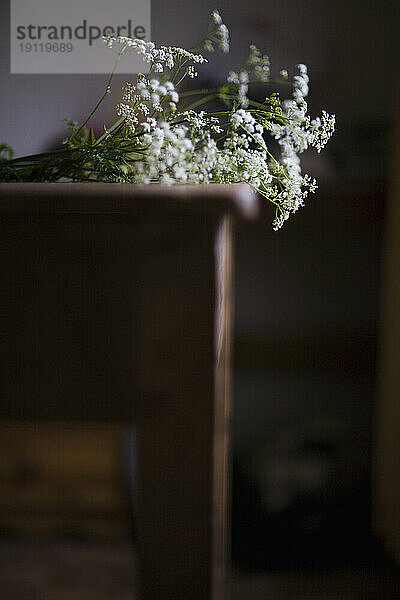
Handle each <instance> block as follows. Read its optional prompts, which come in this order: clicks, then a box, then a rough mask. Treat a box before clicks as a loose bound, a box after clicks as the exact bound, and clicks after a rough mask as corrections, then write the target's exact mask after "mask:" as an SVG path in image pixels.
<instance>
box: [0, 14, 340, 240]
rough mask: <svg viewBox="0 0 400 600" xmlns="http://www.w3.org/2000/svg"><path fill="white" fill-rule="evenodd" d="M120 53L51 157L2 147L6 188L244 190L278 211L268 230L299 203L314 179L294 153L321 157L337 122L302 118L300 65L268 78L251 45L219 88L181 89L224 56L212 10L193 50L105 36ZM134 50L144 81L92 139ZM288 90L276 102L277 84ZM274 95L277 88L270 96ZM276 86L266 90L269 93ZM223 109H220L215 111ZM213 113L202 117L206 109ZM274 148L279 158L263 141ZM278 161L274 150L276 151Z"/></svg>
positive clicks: (304, 86)
mask: <svg viewBox="0 0 400 600" xmlns="http://www.w3.org/2000/svg"><path fill="white" fill-rule="evenodd" d="M104 42H105V43H106V44H107V45H108V46H109V47H110V48H111V49H112V50H113V51H115V52H116V54H117V58H116V62H115V66H114V69H113V71H112V73H111V75H110V77H109V80H108V82H107V86H106V90H105V92H104V94H103V96H102V97H101V98H100V100H99V101H98V102H97V104H96V106H95V107H94V109H93V110H92V112H91V113H90V115H89V117H88V118H87V119H86V121H85V122H84V123H83V124H82V125H80V126H79V125H78V124H77V123H76V122H74V121H71V120H68V119H66V121H67V123H68V126H69V128H70V131H71V134H70V136H69V137H68V138H67V139H65V140H64V142H63V147H62V148H60V149H59V150H55V151H53V152H48V153H44V154H38V155H34V156H27V157H20V158H13V156H12V150H11V148H9V146H7V145H6V144H2V145H1V146H0V180H2V181H57V180H59V179H61V178H68V179H69V180H71V181H104V182H127V183H141V184H147V183H152V182H160V183H164V184H174V183H203V184H204V183H225V184H226V183H243V182H245V183H248V184H249V185H250V186H252V187H253V188H254V189H255V190H257V192H258V193H260V194H261V195H262V196H264V197H265V198H266V199H267V200H269V201H270V202H271V203H272V204H273V205H274V206H275V218H274V221H273V227H274V229H278V228H279V227H281V225H282V224H283V222H284V221H285V220H286V219H287V218H288V217H289V215H290V213H293V212H295V211H296V210H297V209H298V208H299V207H300V206H302V205H303V203H304V199H305V197H306V196H307V194H308V193H309V192H314V191H315V190H316V187H317V186H316V181H315V179H312V178H311V177H310V176H309V175H307V174H302V172H301V166H300V159H299V154H301V153H302V152H304V151H305V150H307V148H309V147H314V148H316V150H317V151H318V152H320V151H321V150H322V148H323V147H324V146H325V144H326V142H327V141H328V140H329V138H330V137H331V135H332V133H333V132H334V128H335V116H334V115H329V114H328V113H327V112H325V111H322V115H321V116H320V117H317V118H315V119H311V118H310V116H309V115H308V114H307V103H306V100H305V98H306V96H307V94H308V83H309V79H308V75H307V68H306V66H305V65H303V64H300V65H297V69H298V73H297V74H296V75H295V76H294V77H293V78H292V80H289V76H288V72H287V71H286V70H281V71H280V73H279V77H278V78H276V79H273V78H271V73H270V61H269V59H268V57H267V56H264V55H262V53H261V52H260V51H259V50H258V49H257V48H256V47H255V46H250V52H249V56H248V59H247V62H246V65H245V67H244V68H243V69H242V70H241V71H239V72H233V71H231V72H230V73H229V74H228V76H227V80H226V82H225V83H224V84H223V85H222V86H220V87H216V88H212V89H199V90H192V89H191V90H188V91H186V92H185V91H183V90H182V83H183V81H184V80H185V79H186V78H187V77H189V78H194V77H196V76H197V71H196V69H198V68H199V65H201V64H202V63H205V62H207V59H206V58H205V57H204V56H203V54H202V52H204V51H206V52H213V51H214V49H215V47H216V46H217V47H219V48H221V49H222V50H223V51H224V52H228V51H229V32H228V29H227V27H226V26H225V25H224V23H222V19H221V16H220V14H219V13H218V11H214V12H213V13H212V15H211V20H210V24H209V28H208V32H207V35H206V36H205V37H204V39H203V40H202V42H201V44H200V46H199V48H198V49H194V50H191V51H187V50H185V49H183V48H178V47H171V46H168V47H167V46H160V47H157V46H156V45H155V44H154V43H153V42H146V41H144V40H140V39H131V38H127V37H122V36H119V37H111V36H108V37H105V38H104ZM129 51H136V52H138V53H139V54H141V55H142V57H143V59H144V61H145V62H147V63H148V65H149V66H148V71H147V73H146V74H144V73H139V74H138V75H137V78H136V80H135V81H134V82H128V83H126V85H125V86H124V88H123V95H122V101H121V103H120V104H118V106H117V114H118V117H119V118H118V120H117V121H116V122H115V123H114V124H113V125H112V126H111V127H109V128H107V127H106V126H104V133H103V134H102V135H101V136H100V137H98V138H97V139H96V137H95V135H94V132H93V130H92V129H91V128H90V129H88V128H87V127H86V125H87V123H88V122H89V120H90V118H91V117H92V116H93V114H94V113H95V112H96V110H97V109H98V107H99V106H100V104H101V103H102V102H103V100H104V99H105V98H106V96H107V94H108V93H109V92H110V85H111V81H112V79H113V76H114V73H115V70H116V68H117V65H118V63H119V60H120V59H121V57H122V55H124V54H126V53H127V52H129ZM254 84H258V85H260V84H262V85H263V86H265V90H266V93H265V98H264V100H263V101H262V102H260V101H256V100H254V99H252V98H251V96H250V95H249V90H250V89H251V87H252V86H254ZM282 85H284V86H286V87H288V88H289V89H290V91H291V97H290V99H284V100H281V99H280V97H279V94H278V93H277V92H276V88H277V86H282ZM274 87H275V90H273V88H274ZM271 88H272V91H271ZM216 102H219V103H220V105H221V109H220V110H214V108H215V103H216ZM207 105H208V106H209V107H210V106H212V107H213V109H212V110H209V111H207V110H205V107H206V106H207ZM271 136H272V138H275V140H276V142H275V144H272V145H273V146H276V147H278V148H279V152H278V155H277V156H275V155H274V153H273V151H272V150H271V144H269V143H268V142H267V140H268V138H269V139H271ZM275 154H276V152H275Z"/></svg>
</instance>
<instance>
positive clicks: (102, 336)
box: [0, 183, 257, 600]
mask: <svg viewBox="0 0 400 600" xmlns="http://www.w3.org/2000/svg"><path fill="white" fill-rule="evenodd" d="M256 212H257V201H256V197H255V195H254V194H253V193H252V192H251V190H250V188H248V187H247V186H242V185H234V186H222V185H208V186H185V185H182V186H174V187H165V186H159V185H151V186H133V185H126V184H97V183H88V184H78V183H75V184H70V183H56V184H4V183H3V184H0V214H1V226H0V228H1V231H0V249H1V251H0V274H1V275H0V276H1V280H0V281H1V283H0V294H1V302H0V307H1V308H0V335H1V337H0V361H1V362H0V364H1V383H0V419H2V420H3V421H10V420H12V421H16V420H17V421H19V422H21V421H39V420H40V421H43V420H46V421H51V422H56V423H57V422H65V421H70V422H74V421H79V422H82V421H83V422H94V423H134V424H135V427H136V430H137V435H138V448H137V462H138V474H137V481H136V482H135V486H136V490H137V506H136V515H137V544H138V556H139V587H140V592H141V596H140V597H141V598H142V599H143V600H150V599H155V598H157V599H159V600H163V599H169V600H183V599H185V600H187V599H188V598H190V599H191V600H197V599H199V600H200V599H202V600H205V599H213V600H217V599H222V598H224V597H225V576H224V567H225V560H226V553H227V546H228V535H227V485H228V477H227V474H228V454H229V452H228V435H229V413H230V335H231V333H230V332H231V325H230V324H231V310H232V298H231V294H232V291H231V276H232V221H233V219H234V218H235V217H239V218H242V217H253V216H254V215H255V214H256Z"/></svg>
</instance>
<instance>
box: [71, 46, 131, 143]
mask: <svg viewBox="0 0 400 600" xmlns="http://www.w3.org/2000/svg"><path fill="white" fill-rule="evenodd" d="M124 49H125V46H123V47H122V49H121V50H120V52H119V53H118V56H117V60H116V61H115V64H114V67H113V70H112V71H111V75H110V77H109V78H108V81H107V85H106V89H105V92H104V94H103V95H102V97H101V98H100V100H99V101H98V102H97V104H96V106H95V107H94V109H93V110H92V112H91V113H90V115H89V116H88V118H87V119H86V121H85V122H84V123H82V125H81V126H80V127H79V129H78V130H77V131H75V133H73V134H72V135H71V137H70V140H69V141H70V142H72V140H74V139H75V138H76V136H77V135H78V134H79V133H80V132H81V131H82V129H83V128H84V127H85V125H86V123H87V122H88V121H89V120H90V119H91V118H92V117H93V115H94V113H95V112H96V111H97V109H98V108H99V106H100V104H101V103H102V102H103V100H104V98H105V97H106V96H107V95H108V93H109V91H110V85H111V82H112V80H113V77H114V74H115V70H116V68H117V66H118V63H119V61H120V58H121V56H122V53H123V51H124Z"/></svg>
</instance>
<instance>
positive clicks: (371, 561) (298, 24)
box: [0, 0, 400, 600]
mask: <svg viewBox="0 0 400 600" xmlns="http://www.w3.org/2000/svg"><path fill="white" fill-rule="evenodd" d="M214 8H219V9H220V11H221V14H222V16H223V19H224V22H225V23H226V24H227V26H228V27H229V29H230V34H231V48H232V50H231V52H230V54H229V55H221V54H217V53H216V54H215V55H214V56H212V57H211V58H212V60H211V61H210V64H209V65H207V66H206V67H205V68H204V69H202V70H201V71H200V74H199V78H198V80H197V81H196V84H199V85H203V84H205V85H208V84H213V83H216V82H220V81H221V80H222V79H223V78H224V77H225V75H226V74H227V72H228V71H229V70H230V69H236V68H238V67H239V65H240V64H241V63H243V62H244V61H245V59H246V55H247V49H248V45H249V44H250V43H254V44H256V45H257V46H258V47H259V48H260V49H261V50H262V51H263V52H265V53H267V54H269V56H270V58H271V64H272V72H273V73H276V74H277V73H279V71H280V69H282V68H286V69H287V70H288V71H289V74H292V75H293V74H294V67H295V65H296V64H297V63H300V62H302V63H305V64H307V65H308V67H309V74H310V80H311V86H310V96H309V107H310V113H311V114H312V115H314V114H316V113H319V112H320V111H321V109H322V108H324V109H326V110H327V111H328V112H333V113H335V114H336V116H337V132H336V134H335V136H334V138H333V139H332V140H331V141H330V142H329V144H328V146H327V148H326V149H325V151H324V152H323V153H322V154H321V155H316V154H315V153H314V154H313V153H310V154H309V155H307V156H304V161H303V164H304V169H305V170H306V171H307V172H309V173H310V174H311V175H312V176H315V177H316V178H317V179H318V180H319V190H318V191H317V193H316V194H315V195H314V196H311V197H310V198H309V199H308V202H307V206H306V207H305V208H304V209H302V210H301V211H299V213H297V214H296V215H294V216H293V217H292V218H291V219H290V220H289V222H287V223H286V224H285V225H284V228H283V229H282V230H280V231H279V232H277V233H274V232H273V231H272V229H271V227H270V222H271V221H272V218H273V211H272V209H271V208H270V207H269V206H265V207H264V208H263V210H262V218H260V219H259V220H258V221H257V223H250V224H245V225H240V226H239V227H238V229H237V240H236V249H235V263H236V264H235V269H236V279H235V344H234V412H233V444H232V463H233V480H232V511H231V512H232V564H233V570H234V573H235V586H234V597H237V598H239V597H241V598H242V597H243V598H250V597H252V598H258V597H260V598H261V597H263V598H269V597H271V598H276V597H279V598H280V599H281V600H285V599H286V598H288V599H289V598H290V599H291V598H296V599H298V600H301V599H302V598H318V599H320V598H322V597H323V598H341V600H347V599H349V600H353V599H359V598H360V599H361V598H362V599H367V598H368V599H372V598H374V599H375V598H376V599H378V598H379V599H380V600H382V599H390V600H391V599H393V600H395V598H398V597H400V596H399V593H398V591H397V592H396V590H398V589H400V587H398V586H399V584H400V577H399V573H398V570H397V566H396V560H397V562H398V561H399V558H400V548H399V546H400V542H399V535H400V527H399V526H398V520H399V518H400V517H399V516H398V515H399V512H400V506H399V504H398V499H399V496H395V497H394V498H395V499H394V500H393V501H392V503H391V510H392V513H391V516H390V517H389V518H388V517H387V515H386V521H385V522H386V525H385V526H384V525H382V519H381V513H382V511H385V502H384V498H386V497H387V496H386V495H385V494H386V492H385V493H383V492H382V489H383V488H384V486H385V485H387V481H388V479H390V478H391V477H392V479H393V480H394V479H395V478H396V474H397V477H398V476H399V472H398V471H396V466H395V467H394V470H392V473H391V475H390V474H389V475H387V474H386V475H385V476H383V475H382V474H381V470H380V468H381V467H380V466H379V465H381V464H382V462H385V457H386V454H385V452H388V453H389V454H392V453H393V452H394V453H396V452H399V448H398V447H397V448H396V447H394V448H391V447H388V448H387V447H386V448H385V449H383V446H382V443H381V439H382V437H383V438H384V437H385V422H386V421H385V419H384V418H382V419H381V420H380V421H379V419H380V415H381V412H382V410H381V406H380V403H381V402H383V403H384V402H385V397H384V396H382V392H381V389H385V386H384V384H381V373H382V371H383V372H385V364H384V363H385V356H386V354H385V352H384V350H381V348H382V345H384V344H385V343H386V338H385V333H384V328H383V326H382V324H383V323H384V319H385V314H386V313H385V311H384V306H385V297H384V296H383V291H384V289H388V286H387V282H386V279H385V277H386V275H385V273H391V275H388V277H389V276H390V277H392V278H393V277H395V278H396V276H397V271H396V268H394V267H393V268H391V267H390V266H389V267H388V266H387V263H390V261H392V260H393V256H392V252H391V251H392V249H393V247H392V246H391V245H390V244H392V243H394V242H393V240H395V238H396V235H395V233H396V230H395V229H393V228H394V227H395V225H393V227H392V229H393V231H392V230H391V231H392V233H389V234H388V233H387V230H388V225H387V224H388V223H391V224H393V222H394V221H393V219H394V216H393V214H392V210H393V206H392V205H393V204H394V203H391V202H390V199H391V198H392V197H393V196H394V194H395V190H396V186H395V183H394V182H395V181H396V174H397V171H396V159H395V141H396V138H397V137H398V136H400V131H399V130H397V133H396V127H395V113H396V104H395V96H396V86H397V81H398V74H399V72H400V65H399V61H398V39H397V38H398V23H399V5H398V2H394V1H385V2H382V3H377V2H375V1H374V0H364V1H362V2H361V1H358V0H346V1H345V0H337V1H336V2H328V1H327V0H304V1H303V2H296V1H295V0H281V1H280V2H274V1H272V0H269V1H268V0H262V1H261V0H249V1H248V2H246V3H245V4H244V3H243V2H239V1H238V0H231V1H230V2H225V1H224V2H220V4H219V6H218V7H216V6H215V4H214V2H208V1H205V2H201V3H200V2H193V1H192V0H187V2H181V1H178V0H170V2H168V3H163V2H161V0H153V2H152V38H153V40H154V41H156V42H158V43H168V44H169V43H170V44H174V45H181V46H183V47H187V46H191V45H193V42H194V41H195V40H196V39H198V38H200V37H201V35H202V32H203V31H204V30H205V29H206V27H207V23H208V16H209V13H210V12H211V10H212V9H214ZM0 16H1V19H0V23H1V25H0V28H1V36H0V80H1V102H0V142H7V143H9V144H10V145H11V146H13V147H14V149H15V151H16V154H17V155H20V154H28V153H32V152H39V151H44V150H46V149H49V148H52V147H55V146H56V145H57V144H58V143H59V141H60V139H62V138H63V137H65V135H66V132H65V129H64V125H63V123H62V122H61V119H62V118H64V117H71V118H73V119H75V120H77V121H82V120H83V119H84V118H85V117H86V115H87V114H88V113H89V112H90V110H91V108H92V106H93V105H94V103H95V101H96V100H97V98H98V97H99V96H100V95H101V94H102V92H103V90H104V85H105V80H106V77H105V76H102V75H92V76H90V75H64V76H61V75H10V73H9V33H8V32H9V8H8V2H2V4H1V7H0ZM125 60H129V55H128V56H126V57H125ZM127 79H128V77H127V76H126V75H123V76H122V75H119V76H117V77H116V78H115V80H114V88H113V92H112V94H111V95H110V97H109V98H108V101H107V104H106V105H105V106H104V108H103V110H102V111H101V112H100V113H99V115H98V116H97V117H96V120H95V123H94V128H95V129H96V127H97V129H98V130H100V129H101V126H102V123H103V120H104V119H105V120H106V121H108V122H111V121H112V119H113V118H114V117H115V113H114V109H113V107H114V105H115V104H116V102H117V101H118V97H119V88H120V85H121V83H122V82H125V81H126V80H127ZM388 199H389V201H387V200H388ZM399 224H400V222H399ZM388 240H389V241H388ZM388 244H389V245H388ZM397 252H399V250H397ZM396 264H397V263H396ZM394 285H395V284H394ZM389 287H390V286H389ZM389 329H390V327H389ZM399 333H400V332H399ZM382 365H383V366H382ZM382 386H383V388H382ZM397 391H400V386H399V387H397ZM393 395H394V396H396V391H393V392H392V396H393ZM382 398H383V399H382ZM399 399H400V398H397V400H399ZM388 414H389V417H388ZM385 415H386V417H385V418H386V419H389V421H390V420H392V419H398V417H399V415H398V412H397V415H396V412H394V413H393V415H392V416H391V413H387V412H386V413H385ZM378 421H379V423H381V425H379V427H378V425H377V422H378ZM399 427H400V425H399ZM132 438H133V434H132V432H129V431H121V430H114V429H112V430H111V429H110V428H107V427H103V428H101V429H98V430H96V429H95V428H91V430H90V431H88V430H87V428H84V427H83V428H82V430H79V428H78V429H77V428H73V429H71V428H69V429H65V430H64V431H63V432H61V431H59V430H58V431H56V432H54V431H52V430H51V428H45V429H42V430H39V429H38V428H37V427H31V428H30V427H27V428H21V427H19V428H18V429H17V430H13V429H12V427H10V425H8V427H7V429H6V430H3V435H2V440H3V442H1V447H2V454H3V459H2V461H1V462H0V469H1V471H0V476H1V477H2V478H3V484H2V486H4V487H3V489H5V490H6V492H5V493H4V494H3V496H2V498H1V499H0V502H1V503H2V505H0V525H1V527H2V529H3V532H4V537H3V540H7V543H8V544H10V543H11V542H10V540H13V542H12V543H13V544H14V546H13V552H15V553H18V549H17V546H18V544H17V541H18V539H21V538H22V539H25V538H26V539H37V538H40V539H42V540H43V543H44V541H45V540H47V539H48V538H51V539H53V540H59V539H64V540H67V541H69V542H70V541H71V540H78V541H80V542H81V544H83V546H82V545H81V546H80V548H81V550H79V552H83V555H82V556H81V558H80V560H82V561H85V560H87V561H88V560H89V559H88V558H87V556H86V554H85V550H83V551H82V548H84V549H85V548H87V545H85V544H88V543H89V542H93V541H96V543H97V547H98V548H100V550H99V552H100V554H98V555H97V558H96V559H93V560H97V561H100V562H98V563H96V564H97V565H98V564H103V563H102V562H101V561H102V560H103V561H105V562H107V560H108V559H107V560H106V558H104V556H105V555H101V552H107V550H106V548H107V547H109V546H110V544H111V546H113V547H114V548H115V547H118V548H122V547H123V545H124V544H125V543H128V542H129V540H130V535H131V530H132V527H131V523H130V511H129V498H130V493H131V490H130V489H129V486H126V481H127V480H128V479H129V476H128V474H129V470H130V469H131V468H132V461H133V458H132V450H131V449H132ZM65 448H67V451H65ZM50 457H52V458H50ZM397 465H398V463H397ZM83 481H84V482H85V485H82V482H83ZM393 485H395V484H393ZM382 486H383V487H382ZM381 488H382V489H381ZM385 489H386V488H385ZM389 496H390V493H389ZM382 497H383V500H382ZM60 498H62V500H60ZM396 498H397V500H396ZM27 499H28V500H27ZM27 501H28V502H29V510H28V509H27V508H26V506H25V505H24V502H27ZM16 505H18V507H19V508H18V511H19V512H18V511H15V510H14V511H12V510H9V507H10V506H14V508H15V506H16ZM391 523H392V524H394V525H393V527H391ZM395 523H397V525H396V524H395ZM396 527H397V529H396ZM24 536H25V537H24ZM106 542H107V543H108V546H107V544H106ZM4 544H5V542H4ZM4 544H3V545H2V546H1V548H4V551H3V554H5V555H8V556H9V548H10V546H9V545H8V546H7V545H4ZM27 547H28V546H27V545H26V544H25V548H27ZM42 548H44V549H43V550H42V551H43V552H46V551H47V550H46V545H45V544H44V546H43V547H42ZM116 555H118V553H117V554H115V552H114V554H113V556H114V559H113V560H115V556H116ZM15 556H17V557H18V555H17V554H16V555H15ZM15 556H14V558H15ZM36 556H37V554H36ZM68 556H69V555H68ZM120 557H121V560H120V563H119V564H120V569H121V577H120V582H119V584H120V586H122V587H121V591H120V592H118V593H119V596H118V597H120V598H123V597H125V596H123V595H122V594H123V593H124V592H123V585H125V583H126V586H127V589H128V587H129V584H130V582H129V581H128V580H129V577H128V575H126V573H128V572H129V569H127V566H126V553H125V554H124V551H123V550H120ZM16 560H17V559H16ZM21 560H22V558H21ZM66 560H67V562H68V557H67V559H66ZM124 561H125V562H124ZM31 564H32V563H31ZM84 564H86V563H84ZM88 564H89V563H88ZM114 568H115V565H114ZM124 569H125V571H124ZM88 570H89V573H90V568H89V569H88ZM114 572H115V571H114ZM124 574H125V575H124ZM4 581H8V580H7V577H6V575H5V574H4V572H1V571H0V584H1V583H3V584H4ZM121 582H122V583H121ZM124 582H125V583H124ZM81 585H83V586H85V585H86V584H85V583H82V584H81ZM77 589H78V588H77ZM85 589H86V591H85V593H86V595H85V596H82V597H85V598H91V597H92V596H90V591H88V590H89V588H85ZM93 589H94V588H93ZM116 589H119V588H116ZM321 590H323V594H322V595H321ZM96 593H97V596H96V598H97V599H98V598H103V597H104V598H106V596H105V595H104V596H102V595H99V594H100V593H104V590H103V591H102V592H100V591H99V590H97V592H96ZM113 593H115V590H114V592H113ZM246 594H247V595H246ZM257 594H259V596H257ZM10 597H13V596H10ZM15 597H17V596H15ZM32 597H33V596H32ZM52 597H53V598H56V597H57V598H58V596H56V595H53V596H52ZM61 597H63V596H62V595H60V598H61ZM76 597H78V598H79V597H80V596H79V595H77V596H76ZM93 597H94V596H93ZM114 597H116V596H114ZM18 598H19V597H18ZM24 598H25V596H24ZM19 600H20V598H19Z"/></svg>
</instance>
